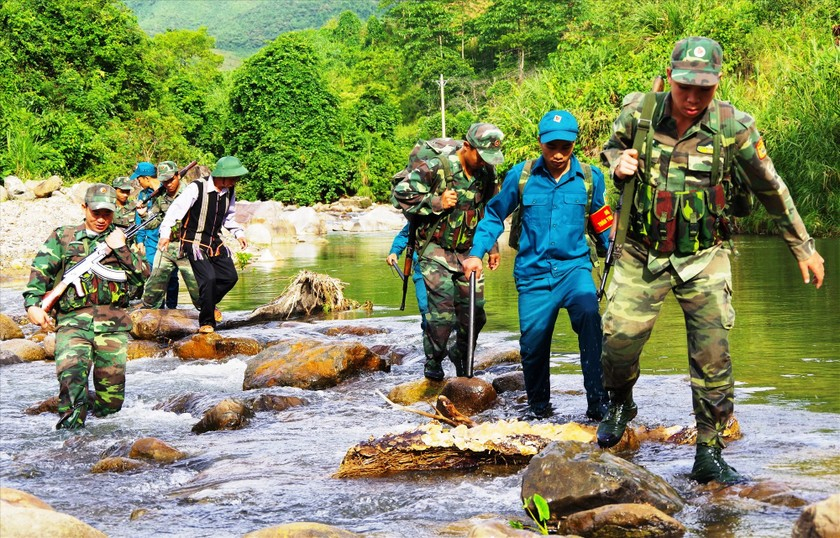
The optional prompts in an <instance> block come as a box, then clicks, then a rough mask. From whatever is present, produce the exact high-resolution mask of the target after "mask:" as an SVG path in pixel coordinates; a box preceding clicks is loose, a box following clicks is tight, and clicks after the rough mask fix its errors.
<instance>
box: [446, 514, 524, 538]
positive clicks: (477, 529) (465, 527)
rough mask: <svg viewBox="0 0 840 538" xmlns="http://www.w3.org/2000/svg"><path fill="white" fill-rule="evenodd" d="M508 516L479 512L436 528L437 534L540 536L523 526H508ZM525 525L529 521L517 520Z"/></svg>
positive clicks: (474, 537) (489, 537)
mask: <svg viewBox="0 0 840 538" xmlns="http://www.w3.org/2000/svg"><path fill="white" fill-rule="evenodd" d="M510 521H511V519H510V518H505V517H503V516H501V515H498V514H479V515H477V516H473V517H471V518H469V519H464V520H461V521H453V522H452V523H448V524H446V525H444V526H443V527H441V528H440V529H438V530H437V535H438V536H467V537H468V538H532V537H534V536H540V535H539V534H538V533H536V532H531V531H530V530H526V529H524V528H520V529H515V528H513V527H511V526H510V523H509V522H510ZM517 523H520V524H521V525H527V524H529V523H531V522H530V521H518V520H517Z"/></svg>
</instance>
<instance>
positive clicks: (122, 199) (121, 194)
mask: <svg viewBox="0 0 840 538" xmlns="http://www.w3.org/2000/svg"><path fill="white" fill-rule="evenodd" d="M129 194H131V191H124V190H122V189H117V202H119V204H120V205H125V203H126V202H127V201H128V195H129Z"/></svg>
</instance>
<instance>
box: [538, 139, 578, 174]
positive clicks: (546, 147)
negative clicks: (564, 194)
mask: <svg viewBox="0 0 840 538" xmlns="http://www.w3.org/2000/svg"><path fill="white" fill-rule="evenodd" d="M540 149H541V150H542V156H543V160H545V166H546V168H548V171H549V172H551V174H552V175H553V176H554V177H555V178H558V177H560V176H561V175H562V174H563V173H564V172H565V171H566V168H568V167H569V161H570V160H571V158H572V152H573V151H574V149H575V143H574V142H568V141H566V140H552V141H551V142H547V143H545V144H543V143H542V142H540Z"/></svg>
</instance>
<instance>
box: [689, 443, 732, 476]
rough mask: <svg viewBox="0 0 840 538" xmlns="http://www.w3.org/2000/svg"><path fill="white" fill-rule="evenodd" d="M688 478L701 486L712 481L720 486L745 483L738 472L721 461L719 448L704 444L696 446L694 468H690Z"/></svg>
mask: <svg viewBox="0 0 840 538" xmlns="http://www.w3.org/2000/svg"><path fill="white" fill-rule="evenodd" d="M688 476H689V478H691V479H692V480H696V481H698V482H700V483H701V484H706V483H708V482H712V481H714V482H720V483H721V484H737V483H739V482H745V481H746V479H745V478H744V477H743V476H741V475H740V474H738V471H736V470H735V469H733V468H732V467H730V466H729V464H728V463H726V462H725V461H723V456H722V455H721V448H720V447H718V446H709V445H705V444H699V445H697V453H696V454H695V456H694V467H692V469H691V474H690V475H688Z"/></svg>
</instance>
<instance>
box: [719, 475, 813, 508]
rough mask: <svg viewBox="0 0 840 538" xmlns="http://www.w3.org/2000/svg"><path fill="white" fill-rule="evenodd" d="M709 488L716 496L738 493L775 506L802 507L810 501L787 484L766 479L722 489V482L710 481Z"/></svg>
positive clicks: (746, 497) (740, 495) (729, 495)
mask: <svg viewBox="0 0 840 538" xmlns="http://www.w3.org/2000/svg"><path fill="white" fill-rule="evenodd" d="M707 487H708V489H709V490H710V491H711V492H712V496H714V497H731V496H733V495H737V496H738V497H742V498H744V499H752V500H754V501H759V502H763V503H767V504H772V505H775V506H786V507H788V508H800V507H802V506H805V505H806V504H808V501H806V500H805V499H803V498H802V497H799V496H798V495H797V494H796V492H795V491H793V490H792V489H791V488H790V486H788V485H787V484H782V483H780V482H773V481H771V480H764V481H761V482H754V483H750V484H735V485H732V486H728V487H724V488H722V489H721V487H720V484H717V483H715V482H712V483H710V484H709V485H708V486H707Z"/></svg>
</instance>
